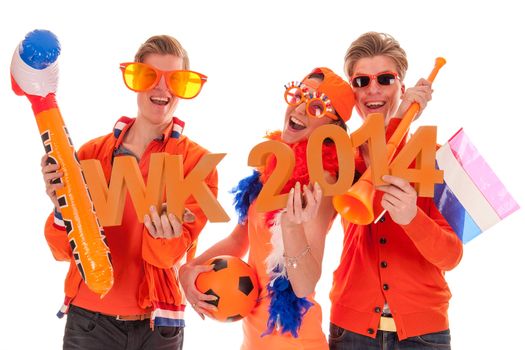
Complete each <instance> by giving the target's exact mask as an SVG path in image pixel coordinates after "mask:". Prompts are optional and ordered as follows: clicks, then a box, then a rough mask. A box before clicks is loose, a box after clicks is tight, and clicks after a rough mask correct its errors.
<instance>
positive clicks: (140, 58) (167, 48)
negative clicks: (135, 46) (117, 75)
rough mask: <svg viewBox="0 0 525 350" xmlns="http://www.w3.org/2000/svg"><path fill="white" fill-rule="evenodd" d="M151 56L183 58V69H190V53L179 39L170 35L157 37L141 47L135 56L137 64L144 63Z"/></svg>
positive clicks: (153, 37)
mask: <svg viewBox="0 0 525 350" xmlns="http://www.w3.org/2000/svg"><path fill="white" fill-rule="evenodd" d="M149 54H159V55H174V56H177V57H181V58H182V67H183V69H190V59H189V58H188V53H187V52H186V50H184V48H183V47H182V45H181V44H180V43H179V41H178V40H177V39H175V38H174V37H172V36H169V35H155V36H152V37H151V38H149V39H148V40H146V42H144V44H142V45H140V47H139V50H138V51H137V53H136V54H135V62H144V60H145V59H146V56H147V55H149Z"/></svg>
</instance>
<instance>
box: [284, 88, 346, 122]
mask: <svg viewBox="0 0 525 350" xmlns="http://www.w3.org/2000/svg"><path fill="white" fill-rule="evenodd" d="M284 88H285V89H286V90H285V91H284V100H285V101H286V103H288V105H290V106H298V105H300V104H301V103H303V102H306V114H308V116H310V117H312V118H322V117H324V116H326V117H328V118H330V119H333V120H338V119H339V118H338V117H337V116H336V115H335V114H334V109H333V108H332V103H331V102H330V99H329V98H328V96H326V95H325V94H323V93H319V92H317V91H313V92H312V91H309V90H308V88H307V87H306V85H305V84H303V83H298V82H291V83H288V84H286V85H285V86H284Z"/></svg>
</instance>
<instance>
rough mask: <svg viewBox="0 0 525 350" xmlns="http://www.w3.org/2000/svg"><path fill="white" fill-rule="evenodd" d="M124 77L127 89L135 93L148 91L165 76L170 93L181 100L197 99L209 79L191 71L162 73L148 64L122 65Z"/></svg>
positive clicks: (130, 63) (132, 63) (133, 63)
mask: <svg viewBox="0 0 525 350" xmlns="http://www.w3.org/2000/svg"><path fill="white" fill-rule="evenodd" d="M120 69H121V70H122V77H123V78H124V83H125V84H126V86H127V88H128V89H130V90H133V91H135V92H142V91H148V90H151V89H153V88H154V87H155V86H157V84H158V82H159V80H160V78H161V77H162V76H164V80H165V81H166V85H167V86H168V88H169V90H170V92H171V93H172V94H173V95H175V96H177V97H180V98H185V99H190V98H194V97H196V96H197V95H198V94H199V92H200V91H201V89H202V86H203V85H204V83H205V82H206V81H207V80H208V77H207V76H205V75H204V74H201V73H197V72H193V71H191V70H172V71H162V70H160V69H157V68H155V67H153V66H150V65H149V64H146V63H141V62H129V63H121V64H120Z"/></svg>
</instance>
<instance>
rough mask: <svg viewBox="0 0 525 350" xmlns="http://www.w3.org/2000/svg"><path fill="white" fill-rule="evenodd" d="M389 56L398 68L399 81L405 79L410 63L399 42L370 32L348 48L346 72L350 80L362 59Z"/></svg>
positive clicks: (386, 35)
mask: <svg viewBox="0 0 525 350" xmlns="http://www.w3.org/2000/svg"><path fill="white" fill-rule="evenodd" d="M374 56H387V57H390V58H391V59H392V60H393V61H394V63H395V65H396V68H397V73H398V74H399V79H400V80H403V79H404V78H405V73H406V71H407V69H408V61H407V55H406V52H405V50H403V49H402V48H401V46H399V42H398V41H397V40H396V39H394V37H392V36H391V35H389V34H385V33H377V32H368V33H365V34H363V35H361V36H360V37H359V38H357V39H356V40H355V41H354V42H353V43H352V44H351V45H350V47H349V48H348V50H347V51H346V55H345V66H344V70H345V73H346V75H347V76H348V78H349V79H350V78H351V77H352V75H353V74H354V67H355V64H356V63H357V61H359V60H360V59H361V58H366V57H374Z"/></svg>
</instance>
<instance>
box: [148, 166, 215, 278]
mask: <svg viewBox="0 0 525 350" xmlns="http://www.w3.org/2000/svg"><path fill="white" fill-rule="evenodd" d="M217 183H218V176H217V170H216V169H215V170H214V171H213V172H212V173H210V175H209V176H208V178H207V179H206V184H207V185H208V187H209V188H210V190H211V192H212V193H213V195H214V196H215V197H217V192H218V187H217ZM185 208H187V209H189V210H190V211H191V212H192V213H193V215H195V221H194V222H192V223H183V225H182V234H181V235H180V237H178V238H172V239H163V238H160V239H159V238H157V239H156V238H153V237H152V236H151V235H150V234H149V231H148V230H147V229H146V228H144V230H143V235H142V237H143V238H142V239H143V240H142V257H143V259H144V260H145V261H146V262H148V263H150V264H152V265H154V266H156V267H158V268H162V269H167V268H171V267H172V266H173V265H175V263H177V262H178V261H179V260H180V259H182V257H183V256H184V254H186V252H187V251H188V249H190V248H191V246H192V244H193V242H194V241H195V240H196V239H197V237H198V236H199V234H200V233H201V231H202V229H203V228H204V225H206V222H207V221H208V219H207V218H206V216H205V215H204V213H203V211H202V210H201V208H200V206H199V204H198V203H197V202H196V201H195V199H194V198H193V196H190V197H189V198H188V200H187V201H186V204H185Z"/></svg>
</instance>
